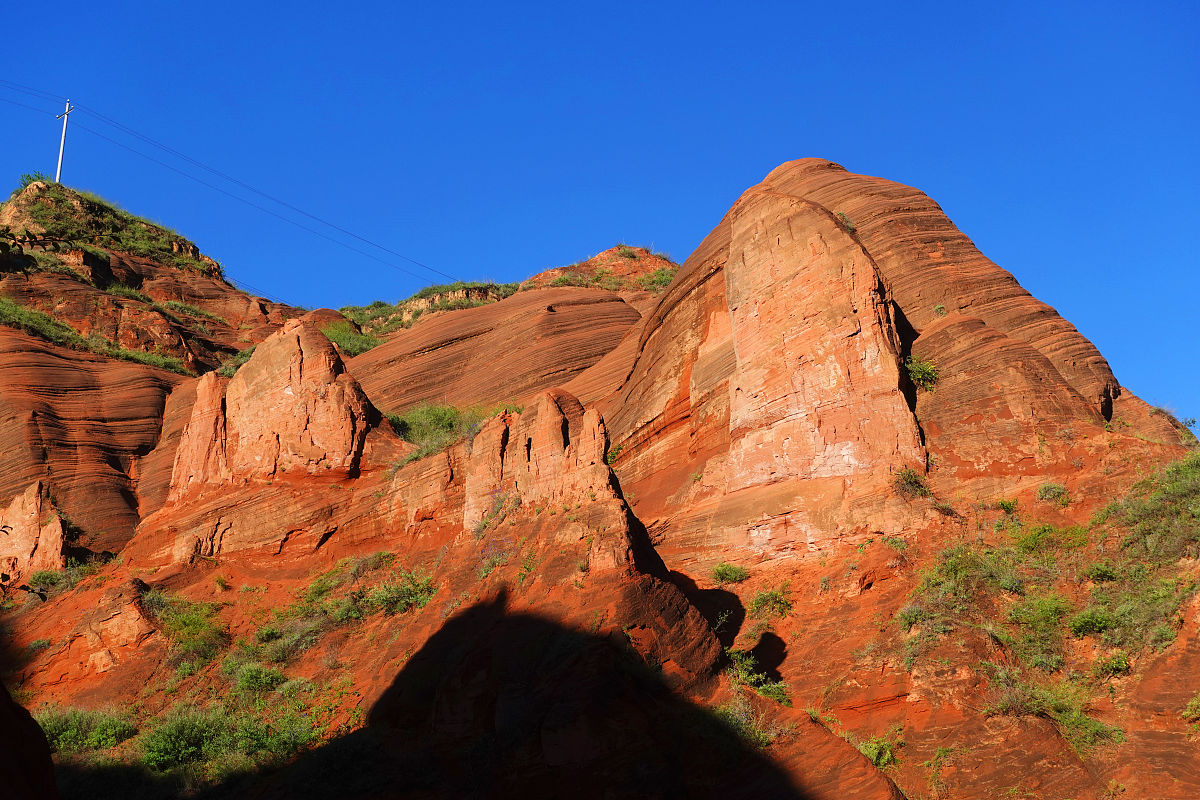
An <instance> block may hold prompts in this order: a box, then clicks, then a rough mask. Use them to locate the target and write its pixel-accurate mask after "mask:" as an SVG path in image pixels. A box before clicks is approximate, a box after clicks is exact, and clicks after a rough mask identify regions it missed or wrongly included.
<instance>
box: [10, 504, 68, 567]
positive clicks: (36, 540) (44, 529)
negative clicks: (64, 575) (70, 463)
mask: <svg viewBox="0 0 1200 800" xmlns="http://www.w3.org/2000/svg"><path fill="white" fill-rule="evenodd" d="M64 540H65V537H64V535H63V524H62V518H61V517H59V516H58V513H57V511H56V510H55V509H54V507H53V505H52V504H51V503H50V502H49V496H48V495H47V493H46V487H45V485H44V484H42V482H41V481H37V482H35V483H32V484H30V486H29V488H28V489H26V490H25V492H24V493H23V494H19V495H17V496H16V497H14V498H13V501H12V502H11V503H10V504H9V506H8V508H6V509H3V510H0V572H4V573H5V574H7V575H8V576H10V579H11V580H12V581H13V582H17V581H18V580H19V579H20V578H21V577H26V578H28V576H29V575H32V574H33V573H35V572H37V571H38V570H54V569H62V567H63V563H64V561H63V550H64V545H65V541H64Z"/></svg>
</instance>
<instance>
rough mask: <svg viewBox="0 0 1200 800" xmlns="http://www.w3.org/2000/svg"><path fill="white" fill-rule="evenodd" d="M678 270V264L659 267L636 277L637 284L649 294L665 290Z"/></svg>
mask: <svg viewBox="0 0 1200 800" xmlns="http://www.w3.org/2000/svg"><path fill="white" fill-rule="evenodd" d="M678 272H679V267H678V266H671V267H659V268H658V269H656V270H654V272H651V273H650V274H648V275H642V276H640V277H638V278H637V285H638V286H639V287H641V288H642V289H644V290H645V291H647V292H650V293H651V294H659V293H661V292H663V291H666V288H667V287H668V286H670V285H671V282H672V281H673V280H675V275H676V274H677V273H678Z"/></svg>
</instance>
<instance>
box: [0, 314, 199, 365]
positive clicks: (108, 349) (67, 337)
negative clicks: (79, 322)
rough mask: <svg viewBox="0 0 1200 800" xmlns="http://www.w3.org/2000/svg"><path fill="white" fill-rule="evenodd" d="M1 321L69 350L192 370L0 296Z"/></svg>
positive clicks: (181, 363)
mask: <svg viewBox="0 0 1200 800" xmlns="http://www.w3.org/2000/svg"><path fill="white" fill-rule="evenodd" d="M0 325H8V326H9V327H12V328H19V329H21V330H23V331H25V332H26V333H28V334H30V335H31V336H36V337H38V338H39V339H44V340H46V341H48V342H51V343H53V344H57V345H61V346H62V347H68V348H71V349H72V350H84V351H88V352H92V353H96V354H97V355H102V356H108V357H109V358H118V359H121V360H124V361H136V362H138V363H142V364H147V365H149V366H153V367H160V368H162V369H168V370H170V371H172V372H177V373H179V374H181V375H191V374H192V373H191V372H189V371H188V370H187V368H185V367H184V365H183V361H181V360H180V359H178V358H176V357H174V356H167V355H162V354H158V353H143V352H141V351H139V350H127V349H125V348H124V347H119V346H118V345H115V344H113V343H112V342H110V341H108V340H107V339H104V338H101V337H99V336H98V335H97V336H91V337H89V338H86V339H85V338H84V337H82V336H80V335H79V334H78V333H76V332H75V330H74V329H73V328H70V327H68V326H66V325H64V324H63V323H61V322H59V321H57V320H55V319H54V318H53V317H51V316H50V315H49V314H43V313H42V312H41V311H35V310H34V309H32V308H26V307H25V306H22V305H18V304H17V303H14V302H13V301H12V300H9V299H8V298H5V297H0Z"/></svg>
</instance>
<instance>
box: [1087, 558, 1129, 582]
mask: <svg viewBox="0 0 1200 800" xmlns="http://www.w3.org/2000/svg"><path fill="white" fill-rule="evenodd" d="M1083 576H1084V577H1085V578H1087V579H1088V580H1090V581H1095V582H1096V583H1104V582H1106V581H1115V580H1117V578H1119V577H1120V574H1119V573H1118V572H1117V570H1116V568H1115V567H1113V565H1112V564H1111V563H1109V562H1108V561H1098V562H1096V563H1095V564H1089V565H1087V566H1086V567H1084V569H1083Z"/></svg>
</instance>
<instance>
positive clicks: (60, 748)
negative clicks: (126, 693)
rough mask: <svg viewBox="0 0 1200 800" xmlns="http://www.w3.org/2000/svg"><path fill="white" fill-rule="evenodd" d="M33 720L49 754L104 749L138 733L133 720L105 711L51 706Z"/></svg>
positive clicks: (35, 715)
mask: <svg viewBox="0 0 1200 800" xmlns="http://www.w3.org/2000/svg"><path fill="white" fill-rule="evenodd" d="M34 719H35V720H36V721H37V724H38V725H40V726H41V728H42V731H43V732H45V734H46V739H47V741H49V742H50V751H51V752H52V753H81V752H84V751H87V750H107V749H108V748H110V747H116V746H117V745H118V744H120V743H121V742H123V741H125V740H126V739H129V738H132V737H133V736H136V735H137V727H135V726H134V724H133V723H132V722H130V721H129V720H127V719H126V718H124V717H122V716H119V715H117V714H112V713H109V712H107V711H90V710H86V709H82V708H51V709H46V710H43V711H39V712H37V713H36V714H34Z"/></svg>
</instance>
